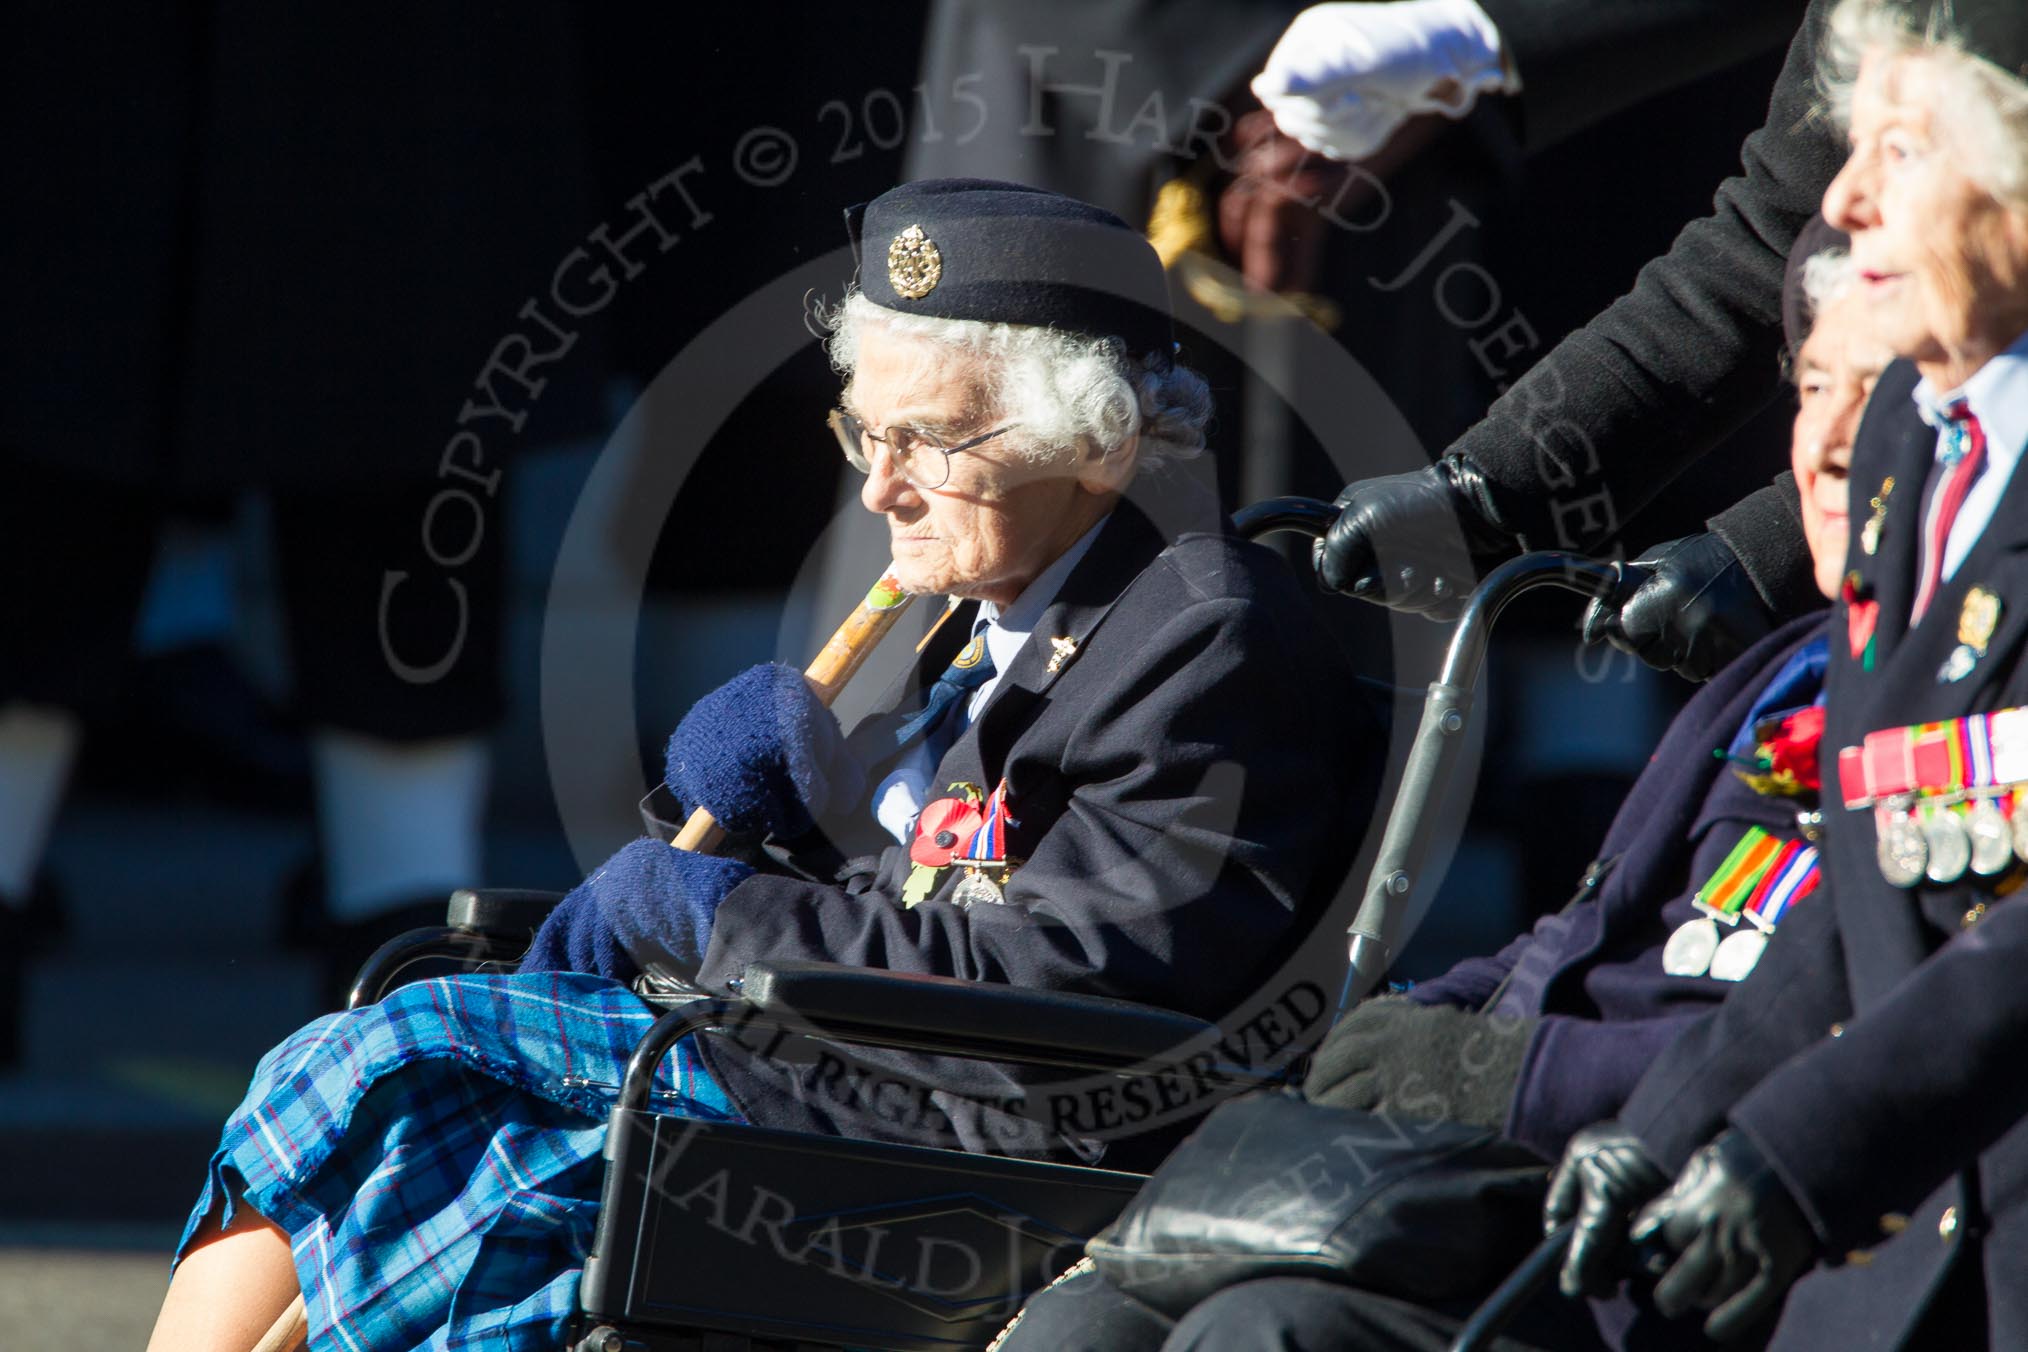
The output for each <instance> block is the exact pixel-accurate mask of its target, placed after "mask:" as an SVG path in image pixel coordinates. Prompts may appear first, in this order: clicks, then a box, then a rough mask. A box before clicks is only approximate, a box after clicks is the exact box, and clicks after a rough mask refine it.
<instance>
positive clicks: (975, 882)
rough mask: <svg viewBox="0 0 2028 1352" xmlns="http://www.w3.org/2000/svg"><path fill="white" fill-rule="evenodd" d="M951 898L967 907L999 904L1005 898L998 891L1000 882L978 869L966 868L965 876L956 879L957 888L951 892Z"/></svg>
mask: <svg viewBox="0 0 2028 1352" xmlns="http://www.w3.org/2000/svg"><path fill="white" fill-rule="evenodd" d="M951 900H952V901H954V902H956V903H957V904H958V905H960V906H963V907H966V908H967V909H969V908H971V907H973V906H999V905H1001V904H1003V903H1004V902H1005V901H1006V900H1007V898H1006V896H1005V894H1003V893H1002V892H1001V891H1000V884H998V883H996V882H994V881H993V880H992V879H991V878H988V877H987V876H986V875H985V874H984V873H982V872H981V871H979V870H978V869H975V868H968V869H966V870H965V876H964V877H962V878H960V879H958V886H957V890H956V891H954V892H952V893H951Z"/></svg>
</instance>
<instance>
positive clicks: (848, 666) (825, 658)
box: [669, 571, 950, 854]
mask: <svg viewBox="0 0 2028 1352" xmlns="http://www.w3.org/2000/svg"><path fill="white" fill-rule="evenodd" d="M914 599H915V597H913V596H911V595H910V594H909V593H907V592H905V591H903V590H902V589H901V584H900V583H898V582H896V581H895V580H894V574H893V572H892V571H889V572H884V573H882V574H881V575H880V580H879V581H878V582H876V583H874V584H873V589H872V590H871V591H869V592H867V593H866V599H865V600H863V601H861V602H860V603H859V605H858V607H857V608H856V609H855V610H853V612H852V613H851V614H850V615H848V616H847V617H846V619H845V623H843V624H841V625H839V626H838V632H837V633H835V634H833V635H831V638H830V641H829V642H827V643H826V644H825V645H824V646H823V647H822V648H821V649H819V650H818V652H817V656H816V658H815V659H814V660H813V661H812V662H811V663H810V665H809V667H808V668H807V669H806V670H805V671H804V672H803V674H804V675H805V676H807V677H808V678H809V680H810V684H811V685H813V686H815V687H816V688H817V699H818V702H819V703H821V704H822V705H823V706H824V707H825V708H827V709H828V708H830V707H831V701H833V700H835V699H837V698H838V692H839V691H841V690H843V689H844V688H845V683H846V682H847V681H849V680H851V679H852V675H853V673H854V672H856V671H858V670H859V668H860V667H861V666H862V665H864V664H865V662H866V659H867V657H868V656H870V655H871V654H872V652H873V650H874V648H875V647H877V646H878V645H879V643H880V640H882V639H883V638H886V637H887V631H888V630H890V629H892V628H894V622H895V621H896V620H898V619H900V618H901V613H902V612H903V611H904V610H907V609H908V603H909V602H911V601H913V600H914ZM945 613H946V614H949V613H950V612H948V611H946V612H945ZM724 839H725V828H724V827H722V826H720V825H719V824H718V822H717V820H716V819H715V818H714V817H713V816H712V815H711V813H710V812H709V811H708V810H707V809H705V808H701V807H700V808H698V809H697V810H696V811H695V812H693V813H691V814H690V820H689V821H686V822H684V823H683V829H682V830H681V831H678V832H677V833H676V839H675V840H673V841H671V842H669V843H670V844H671V845H674V846H675V847H676V848H677V849H679V850H698V851H701V852H703V853H705V854H709V853H711V852H712V851H713V850H715V849H717V848H718V845H719V842H720V841H722V840H724Z"/></svg>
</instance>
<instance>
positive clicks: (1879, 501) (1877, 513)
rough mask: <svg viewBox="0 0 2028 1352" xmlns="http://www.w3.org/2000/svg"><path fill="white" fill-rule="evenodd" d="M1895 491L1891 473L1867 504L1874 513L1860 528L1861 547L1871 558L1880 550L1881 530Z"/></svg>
mask: <svg viewBox="0 0 2028 1352" xmlns="http://www.w3.org/2000/svg"><path fill="white" fill-rule="evenodd" d="M1893 492H1894V476H1893V475H1892V474H1890V475H1888V476H1887V477H1886V478H1885V479H1882V480H1881V481H1880V492H1879V493H1878V494H1877V495H1876V496H1875V497H1874V498H1873V499H1872V500H1871V501H1870V502H1868V503H1867V504H1866V505H1867V506H1869V507H1871V508H1872V509H1873V515H1871V516H1869V517H1867V518H1866V524H1865V525H1863V526H1861V527H1860V528H1859V548H1860V549H1861V550H1863V551H1865V553H1866V555H1867V557H1869V558H1870V557H1872V556H1873V555H1875V554H1877V553H1879V552H1880V531H1881V528H1882V527H1884V526H1885V525H1886V524H1887V499H1888V496H1889V495H1890V494H1892V493H1893Z"/></svg>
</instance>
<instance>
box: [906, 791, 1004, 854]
mask: <svg viewBox="0 0 2028 1352" xmlns="http://www.w3.org/2000/svg"><path fill="white" fill-rule="evenodd" d="M985 824H986V815H985V814H984V813H983V812H981V811H980V810H979V805H978V804H977V803H973V802H968V801H966V800H965V799H963V798H939V799H937V800H936V801H935V802H933V803H931V804H929V805H928V806H926V807H924V808H923V810H922V815H921V816H920V817H917V818H916V823H915V841H914V843H912V844H911V845H910V846H909V847H908V857H909V859H910V860H912V861H913V862H915V863H918V864H921V865H922V866H923V867H925V868H945V867H947V866H949V864H950V862H951V860H953V859H955V858H957V857H958V855H959V854H961V853H962V852H963V851H964V850H965V849H966V848H967V847H968V846H969V845H971V843H972V837H973V836H975V835H977V834H978V832H979V828H980V827H982V826H984V825H985Z"/></svg>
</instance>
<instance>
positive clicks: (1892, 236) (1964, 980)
mask: <svg viewBox="0 0 2028 1352" xmlns="http://www.w3.org/2000/svg"><path fill="white" fill-rule="evenodd" d="M1823 84H1824V88H1825V90H1826V93H1827V95H1828V96H1829V101H1830V103H1831V107H1832V111H1833V113H1834V115H1835V116H1836V117H1837V118H1838V120H1839V121H1840V122H1841V123H1842V124H1843V125H1844V126H1845V127H1846V129H1847V130H1848V133H1849V138H1850V143H1851V157H1850V159H1849V160H1848V162H1847V163H1846V165H1845V167H1844V169H1843V170H1841V171H1840V173H1839V175H1838V177H1837V178H1836V179H1835V180H1834V181H1833V182H1832V184H1831V186H1830V188H1829V189H1828V190H1827V192H1826V193H1825V197H1824V206H1823V211H1824V216H1825V218H1826V219H1827V220H1829V221H1830V222H1831V224H1833V225H1835V226H1838V227H1840V228H1842V229H1844V230H1846V231H1847V232H1848V233H1849V234H1850V235H1851V238H1852V257H1853V261H1854V263H1855V264H1856V265H1857V267H1858V269H1859V287H1860V291H1859V294H1860V296H1861V298H1862V300H1863V301H1864V303H1865V305H1866V307H1867V311H1868V318H1867V323H1868V326H1869V327H1870V328H1871V330H1872V331H1873V332H1874V333H1876V334H1877V335H1878V336H1879V337H1880V339H1881V340H1882V341H1883V342H1885V343H1886V344H1887V345H1888V346H1890V347H1891V348H1892V349H1893V350H1894V351H1895V353H1896V354H1897V355H1898V357H1900V358H1902V359H1903V360H1898V361H1896V362H1895V363H1894V365H1892V366H1890V367H1889V368H1888V370H1887V371H1886V372H1885V373H1883V375H1882V376H1881V378H1880V381H1879V384H1878V386H1877V388H1876V390H1875V392H1874V396H1873V400H1872V403H1871V405H1870V406H1869V408H1868V410H1867V414H1866V418H1865V421H1864V423H1863V425H1862V427H1861V429H1860V431H1859V434H1858V437H1857V439H1856V441H1855V443H1854V447H1853V456H1852V469H1851V478H1852V482H1853V484H1854V485H1855V487H1854V491H1853V498H1854V501H1855V503H1856V502H1866V503H1867V504H1868V509H1869V510H1868V511H1867V514H1866V516H1865V519H1864V520H1863V521H1861V522H1859V523H1857V529H1856V531H1855V532H1854V546H1853V549H1852V551H1851V553H1850V556H1849V559H1848V565H1847V570H1846V576H1845V577H1844V579H1843V580H1842V581H1841V583H1840V584H1839V604H1838V605H1837V607H1836V608H1835V609H1834V611H1833V616H1832V622H1831V630H1832V643H1831V648H1830V654H1829V665H1828V667H1827V670H1826V676H1825V690H1826V698H1825V705H1824V729H1823V735H1822V751H1821V759H1820V766H1821V771H1822V775H1823V779H1824V791H1825V794H1826V797H1827V800H1828V801H1827V802H1826V804H1825V807H1824V816H1825V822H1824V839H1823V872H1824V886H1823V888H1822V889H1821V891H1820V893H1819V895H1818V896H1817V897H1816V898H1815V899H1814V900H1813V901H1812V902H1810V903H1809V904H1807V905H1805V906H1803V907H1802V908H1800V909H1799V910H1798V911H1797V913H1796V914H1795V916H1794V917H1792V918H1791V919H1790V920H1789V921H1787V922H1786V923H1785V924H1784V926H1783V931H1784V933H1783V938H1782V942H1780V943H1778V944H1775V945H1773V946H1772V947H1771V948H1770V949H1769V951H1768V954H1767V956H1766V958H1765V960H1764V961H1763V962H1762V963H1761V964H1760V966H1759V967H1758V968H1757V969H1756V971H1755V972H1754V974H1753V976H1752V977H1751V978H1750V979H1749V980H1747V981H1746V982H1744V983H1742V984H1741V986H1740V987H1739V989H1738V991H1737V992H1736V993H1735V994H1734V995H1733V996H1732V997H1731V998H1730V999H1729V1000H1727V1001H1726V1002H1725V1004H1724V1005H1723V1006H1722V1007H1721V1008H1720V1009H1719V1010H1718V1012H1717V1013H1716V1014H1715V1015H1713V1016H1712V1017H1711V1018H1710V1019H1708V1020H1706V1021H1704V1022H1703V1023H1701V1024H1699V1025H1698V1026H1697V1027H1696V1028H1695V1029H1693V1030H1692V1031H1691V1032H1690V1033H1688V1034H1686V1035H1685V1036H1684V1037H1683V1039H1681V1040H1680V1041H1679V1042H1677V1043H1676V1044H1675V1045H1674V1046H1672V1047H1671V1048H1670V1049H1669V1050H1668V1052H1667V1053H1665V1054H1664V1055H1663V1057H1662V1058H1661V1059H1660V1060H1659V1061H1658V1062H1657V1063H1656V1065H1655V1067H1654V1068H1653V1069H1652V1070H1651V1071H1650V1072H1649V1073H1648V1074H1647V1075H1646V1076H1644V1077H1643V1079H1642V1081H1641V1083H1640V1084H1639V1085H1637V1086H1636V1087H1635V1089H1634V1091H1633V1093H1632V1094H1631V1095H1630V1096H1629V1098H1628V1100H1627V1103H1626V1104H1625V1106H1624V1107H1623V1108H1622V1109H1621V1111H1620V1113H1619V1118H1618V1120H1617V1121H1615V1122H1602V1123H1599V1124H1596V1125H1595V1126H1592V1127H1588V1128H1586V1129H1585V1130H1584V1131H1582V1132H1580V1133H1578V1135H1577V1136H1576V1137H1575V1138H1573V1140H1572V1142H1571V1145H1570V1147H1569V1149H1568V1151H1567V1152H1566V1154H1565V1156H1564V1160H1563V1163H1562V1165H1561V1166H1560V1167H1559V1170H1558V1174H1557V1176H1556V1179H1555V1181H1554V1182H1553V1184H1552V1188H1551V1200H1550V1207H1549V1219H1550V1221H1552V1222H1560V1221H1565V1220H1575V1221H1576V1224H1577V1230H1576V1235H1575V1238H1574V1240H1573V1243H1572V1245H1571V1248H1570V1252H1569V1255H1568V1258H1567V1260H1566V1263H1565V1268H1564V1273H1563V1278H1564V1284H1565V1286H1566V1289H1587V1290H1601V1289H1607V1288H1610V1287H1611V1286H1612V1285H1613V1284H1614V1283H1615V1282H1616V1281H1617V1280H1618V1279H1619V1277H1620V1276H1621V1275H1622V1274H1623V1273H1624V1272H1625V1270H1626V1262H1625V1255H1626V1254H1628V1253H1629V1252H1631V1251H1632V1249H1633V1246H1635V1245H1641V1246H1644V1247H1645V1250H1646V1253H1647V1255H1648V1260H1647V1263H1646V1266H1648V1267H1649V1268H1650V1270H1651V1271H1656V1272H1659V1274H1660V1277H1659V1281H1658V1282H1657V1284H1656V1286H1655V1288H1654V1299H1655V1304H1656V1306H1657V1307H1658V1308H1659V1309H1661V1310H1662V1311H1664V1312H1665V1313H1670V1314H1684V1313H1688V1312H1690V1311H1693V1310H1702V1311H1709V1312H1710V1313H1709V1316H1708V1318H1707V1319H1706V1321H1705V1328H1706V1329H1707V1330H1708V1331H1709V1332H1710V1333H1711V1334H1712V1335H1713V1336H1714V1337H1723V1336H1726V1335H1734V1334H1739V1333H1742V1332H1744V1331H1746V1330H1749V1329H1757V1330H1767V1329H1768V1328H1769V1326H1772V1332H1771V1335H1770V1336H1771V1343H1770V1346H1772V1347H1774V1348H1777V1349H1783V1350H1784V1352H1786V1350H1787V1349H1817V1348H1822V1349H1833V1348H1836V1349H1844V1348H1850V1347H1859V1346H1865V1347H1879V1348H1887V1347H1896V1348H1951V1349H1954V1350H1955V1349H1967V1348H1969V1349H1980V1348H1996V1349H1997V1348H2019V1347H2028V1285H2024V1283H2023V1282H2022V1280H2021V1274H2022V1273H2023V1272H2024V1271H2028V1075H2024V1074H2023V1073H2022V1061H2021V1054H2022V1050H2023V1048H2024V1046H2028V1041H2024V1039H2028V981H2024V980H2023V973H2024V972H2028V908H2024V907H2023V905H2022V903H2020V902H2019V901H2018V900H2014V899H2012V898H2013V897H2014V894H2015V893H2016V891H2017V890H2018V888H2019V887H2020V884H2021V880H2022V878H2023V876H2024V866H2023V865H2022V864H2020V863H2016V862H2015V861H2014V860H2012V859H2010V858H2008V857H2007V856H2008V854H2012V853H2013V851H2012V850H2011V849H2010V850H2008V851H2007V852H2006V853H2003V852H2002V850H2001V842H2002V841H2003V840H2006V839H2008V838H2009V837H2011V836H2012V835H2013V834H2014V833H2013V832H2012V831H2011V830H2007V831H2004V832H2003V831H2002V830H2001V825H2002V823H2003V822H2004V821H2005V819H2006V817H2007V814H2008V813H2009V812H2010V811H2011V812H2012V813H2013V814H2014V816H2015V817H2016V819H2017V820H2018V819H2019V817H2020V815H2021V814H2020V809H2019V807H2018V804H2019V803H2020V801H2021V799H2022V797H2023V793H2024V787H2028V737H2024V735H2023V727H2024V722H2028V662H2024V660H2023V658H2024V641H2028V493H2023V492H2021V491H2019V490H2018V488H2017V487H2016V486H2014V485H2013V484H2012V483H2011V480H2012V478H2013V476H2014V473H2015V468H2016V462H2017V461H2018V460H2019V458H2020V456H2021V452H2022V449H2023V446H2024V444H2028V6H2023V5H2021V4H2020V3H2019V0H1952V3H1949V4H1945V3H1941V0H1939V2H1938V3H1930V0H1900V2H1899V3H1895V2H1892V0H1841V3H1840V4H1839V6H1838V8H1837V9H1836V10H1835V11H1834V13H1833V15H1832V17H1831V21H1830V36H1829V39H1828V42H1827V52H1826V56H1825V61H1824V79H1823ZM2024 843H2028V842H2024ZM2010 844H2011V841H2010ZM2023 853H2024V855H2028V851H2024V852H2023ZM1672 1175H1673V1176H1674V1180H1675V1181H1674V1183H1673V1184H1671V1182H1670V1179H1671V1176H1672Z"/></svg>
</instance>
